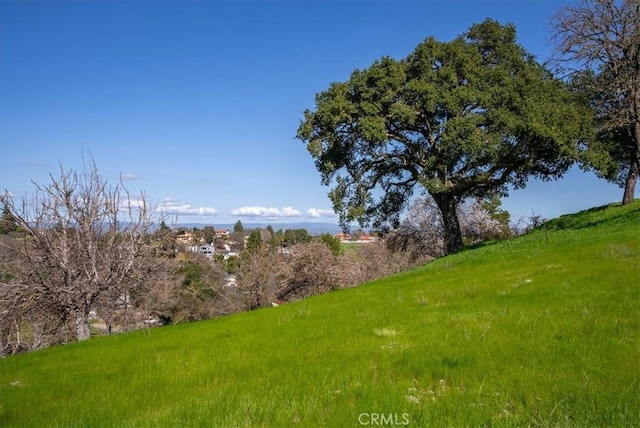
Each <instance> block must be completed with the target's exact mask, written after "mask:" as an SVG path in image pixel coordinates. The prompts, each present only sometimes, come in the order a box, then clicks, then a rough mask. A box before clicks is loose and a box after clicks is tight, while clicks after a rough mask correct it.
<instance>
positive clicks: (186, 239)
mask: <svg viewBox="0 0 640 428" xmlns="http://www.w3.org/2000/svg"><path fill="white" fill-rule="evenodd" d="M176 241H178V242H180V243H182V244H188V243H190V242H191V241H193V233H192V232H187V231H184V232H182V233H181V234H179V235H178V236H176Z"/></svg>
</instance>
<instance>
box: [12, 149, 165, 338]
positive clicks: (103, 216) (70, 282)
mask: <svg viewBox="0 0 640 428" xmlns="http://www.w3.org/2000/svg"><path fill="white" fill-rule="evenodd" d="M50 177H51V183H49V184H47V185H39V184H35V187H36V190H35V195H34V196H33V198H32V199H30V198H28V197H25V198H23V199H22V200H21V201H14V199H13V198H12V197H11V196H10V195H9V193H8V192H6V193H5V194H4V195H3V196H2V202H3V203H4V204H6V206H7V207H8V209H9V211H10V213H11V216H12V217H13V218H14V219H15V221H16V223H17V224H18V226H19V227H20V228H21V229H22V230H24V234H25V235H24V238H23V239H22V245H21V246H20V248H19V251H20V257H21V263H20V264H19V265H18V266H17V267H15V268H14V273H15V275H14V278H13V279H12V280H10V281H7V282H4V283H2V285H1V287H2V288H1V296H0V297H1V300H0V305H2V306H1V307H0V312H5V313H11V314H14V315H15V317H16V318H21V317H22V318H25V317H26V318H28V319H31V320H34V322H35V321H42V320H46V321H47V322H46V324H47V325H49V326H50V327H51V333H55V332H56V331H62V330H64V329H66V328H70V330H71V331H72V332H73V335H74V336H75V338H76V339H77V340H85V339H88V338H89V337H90V331H89V320H90V313H91V311H94V310H100V311H102V312H103V314H104V316H105V317H106V320H105V321H106V322H107V323H109V322H110V319H111V318H112V316H113V314H114V312H115V311H116V310H120V311H123V312H124V313H125V315H126V313H127V311H129V310H130V300H131V294H132V292H133V291H134V289H136V288H137V287H141V286H142V285H143V284H144V283H145V281H148V280H149V278H150V274H151V273H152V271H153V263H150V258H149V257H148V255H149V250H150V246H149V245H148V242H147V239H148V236H149V232H150V229H151V227H152V224H153V222H152V210H151V209H150V207H149V206H148V205H147V202H146V197H145V195H144V193H141V194H140V195H139V196H137V197H136V198H135V199H133V198H132V196H131V194H130V193H129V192H128V190H127V189H126V188H125V187H124V185H123V184H122V182H119V183H118V184H116V185H115V186H111V185H109V183H108V182H107V180H106V179H104V178H103V177H101V176H100V174H99V172H98V169H97V167H96V164H95V162H93V161H91V162H89V163H88V164H85V165H84V168H83V170H82V171H81V172H80V173H77V172H75V171H66V170H65V169H64V168H63V167H62V166H60V176H59V177H54V176H53V175H51V176H50ZM125 318H126V317H125Z"/></svg>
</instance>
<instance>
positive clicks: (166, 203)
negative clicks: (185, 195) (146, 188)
mask: <svg viewBox="0 0 640 428" xmlns="http://www.w3.org/2000/svg"><path fill="white" fill-rule="evenodd" d="M176 202H177V201H176V200H174V199H172V198H164V199H163V204H162V205H160V206H159V207H158V208H157V209H156V211H158V212H161V213H163V214H178V215H187V216H189V215H194V216H195V215H216V214H218V210H217V209H215V208H212V207H194V206H193V205H190V204H180V205H179V204H177V203H176Z"/></svg>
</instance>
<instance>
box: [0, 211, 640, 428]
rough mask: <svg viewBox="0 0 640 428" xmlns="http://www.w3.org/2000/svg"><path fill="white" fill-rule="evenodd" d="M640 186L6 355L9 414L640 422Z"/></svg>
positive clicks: (2, 395)
mask: <svg viewBox="0 0 640 428" xmlns="http://www.w3.org/2000/svg"><path fill="white" fill-rule="evenodd" d="M639 303H640V203H639V202H636V203H635V204H633V205H631V206H626V207H619V206H611V207H603V208H595V209H592V210H589V211H585V212H582V213H578V214H576V215H571V216H564V217H561V218H559V219H556V220H554V221H551V222H550V223H548V224H547V225H546V226H545V227H543V228H540V229H538V230H535V231H534V232H532V233H530V234H529V235H527V236H523V237H520V238H517V239H511V240H506V241H501V242H492V243H487V244H484V245H480V246H478V247H477V248H473V249H468V250H465V251H463V252H461V253H459V254H456V255H453V256H449V257H444V258H441V259H438V260H436V261H434V262H432V263H429V264H428V265H426V266H424V267H422V268H419V269H417V270H414V271H411V272H407V273H404V274H400V275H396V276H393V277H388V278H384V279H382V280H379V281H375V282H373V283H369V284H366V285H363V286H360V287H357V288H351V289H347V290H342V291H338V292H334V293H330V294H326V295H323V296H318V297H314V298H310V299H308V300H305V301H300V302H297V303H293V304H288V305H283V306H280V307H275V308H269V309H266V310H259V311H254V312H247V313H241V314H237V315H234V316H229V317H225V318H220V319H216V320H211V321H206V322H199V323H193V324H183V325H178V326H173V327H165V328H158V329H151V330H148V331H138V332H134V333H130V334H122V335H118V336H112V337H100V338H95V339H92V340H90V341H87V342H84V343H75V344H71V345H66V346H60V347H56V348H51V349H46V350H42V351H38V352H35V353H32V354H27V355H19V356H14V357H9V358H5V359H2V360H0V426H3V427H4V426H34V427H41V426H65V427H67V426H77V427H92V426H118V427H121V426H124V427H126V426H163V427H164V426H167V427H174V426H175V427H178V426H179V427H183V426H202V427H211V426H274V427H284V426H309V427H317V426H331V427H334V426H338V427H342V426H355V427H357V426H375V425H399V426H403V425H408V426H415V427H425V426H484V425H495V426H531V425H533V426H579V427H582V426H621V427H623V426H624V427H629V426H640V380H639V379H640V311H639Z"/></svg>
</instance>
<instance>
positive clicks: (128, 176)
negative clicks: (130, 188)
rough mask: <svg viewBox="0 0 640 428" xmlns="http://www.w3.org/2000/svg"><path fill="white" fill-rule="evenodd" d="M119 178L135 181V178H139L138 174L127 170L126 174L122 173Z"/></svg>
mask: <svg viewBox="0 0 640 428" xmlns="http://www.w3.org/2000/svg"><path fill="white" fill-rule="evenodd" d="M120 178H122V180H123V181H135V180H140V176H139V175H137V174H134V173H132V172H128V173H126V174H122V175H121V176H120Z"/></svg>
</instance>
